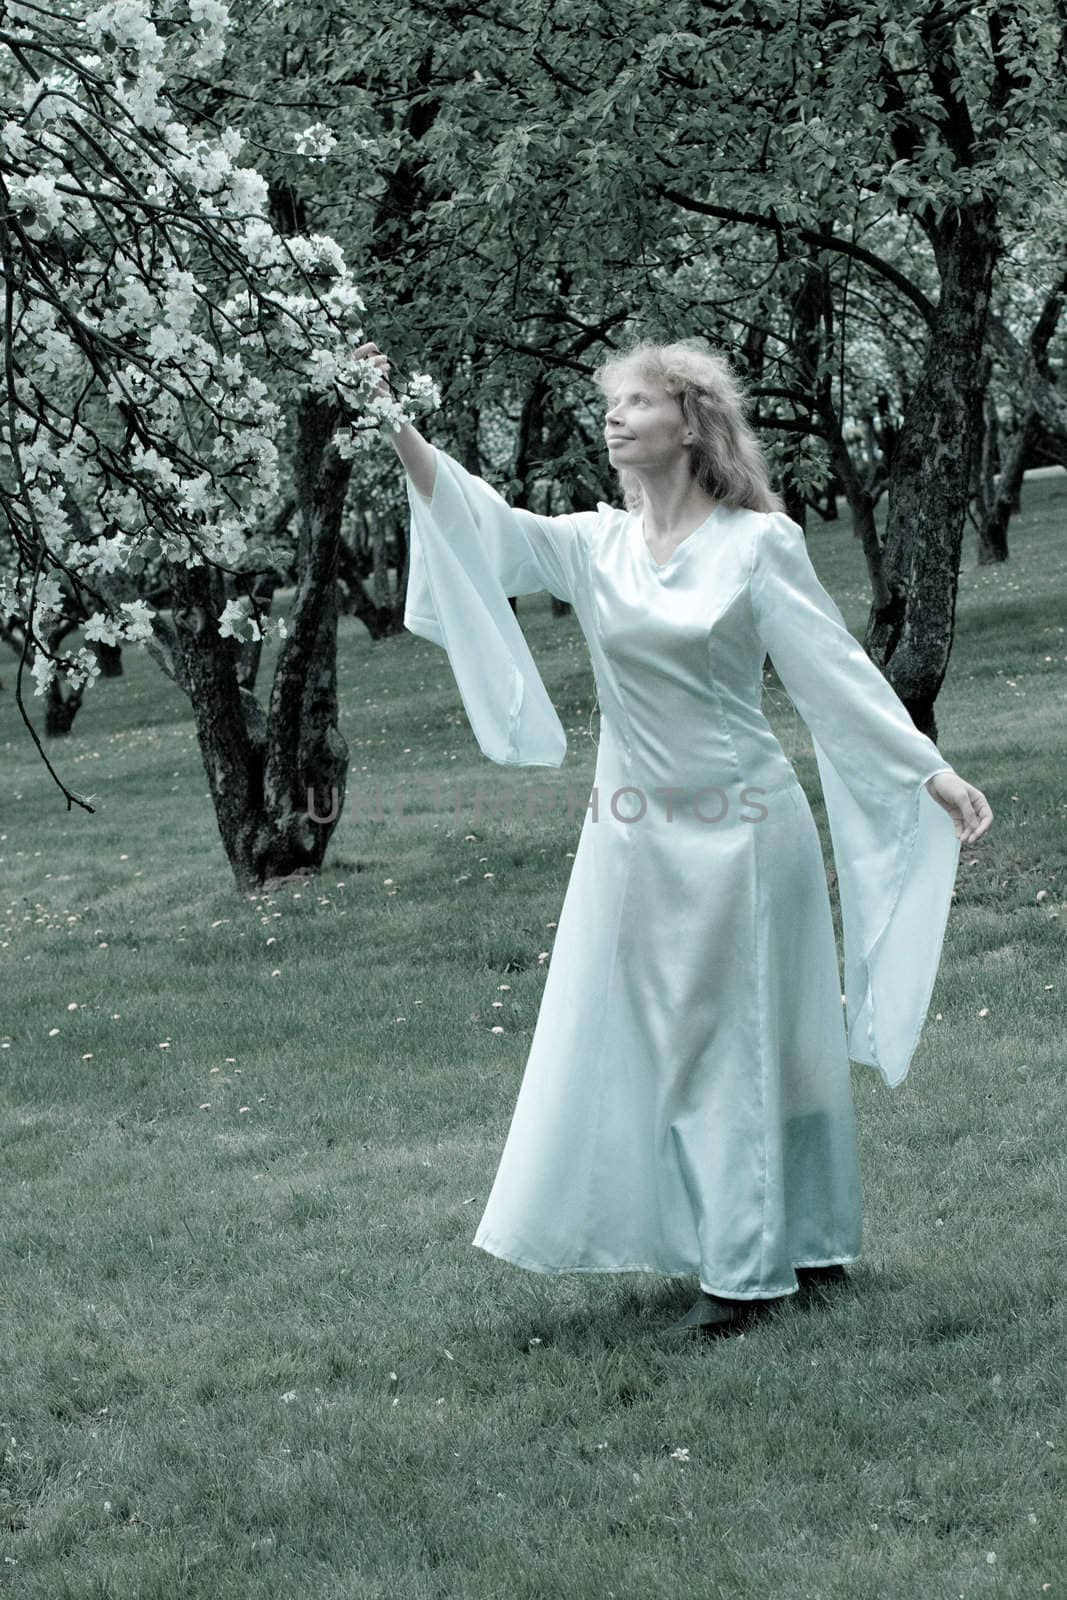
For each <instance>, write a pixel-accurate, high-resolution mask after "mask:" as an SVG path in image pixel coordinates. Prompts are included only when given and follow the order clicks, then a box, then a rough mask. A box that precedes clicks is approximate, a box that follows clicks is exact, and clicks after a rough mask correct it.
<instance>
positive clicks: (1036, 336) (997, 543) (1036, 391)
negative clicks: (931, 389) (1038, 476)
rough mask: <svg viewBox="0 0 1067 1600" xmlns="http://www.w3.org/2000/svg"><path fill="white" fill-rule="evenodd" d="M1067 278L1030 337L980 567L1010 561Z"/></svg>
mask: <svg viewBox="0 0 1067 1600" xmlns="http://www.w3.org/2000/svg"><path fill="white" fill-rule="evenodd" d="M1065 291H1067V275H1065V276H1064V277H1062V278H1061V279H1060V281H1059V283H1058V284H1057V285H1056V286H1055V287H1054V288H1053V289H1052V290H1051V291H1050V292H1049V294H1048V295H1047V296H1046V298H1045V303H1044V305H1043V306H1042V308H1041V315H1040V316H1039V317H1038V319H1037V322H1036V323H1035V324H1034V329H1033V332H1032V333H1031V335H1030V352H1029V356H1028V358H1027V361H1026V367H1025V370H1024V373H1023V384H1022V389H1023V392H1022V420H1021V422H1020V424H1019V426H1018V428H1017V429H1016V430H1015V434H1014V436H1013V438H1012V440H1011V443H1010V444H1009V445H1008V447H1007V449H1005V450H1004V451H1003V453H1002V459H1001V471H1000V478H999V480H998V483H997V486H996V492H995V493H994V494H993V495H992V496H991V500H990V504H989V505H988V507H987V508H986V515H985V517H984V518H983V520H982V524H981V526H980V528H979V530H978V564H979V566H987V565H988V564H989V563H990V562H992V561H1006V560H1007V559H1008V523H1009V522H1010V521H1011V517H1012V514H1013V512H1015V511H1018V509H1019V497H1020V494H1021V492H1022V482H1023V472H1024V471H1025V468H1026V462H1027V458H1028V457H1029V454H1030V450H1031V448H1032V446H1033V444H1034V441H1035V440H1036V438H1037V436H1038V432H1039V429H1040V426H1041V403H1040V391H1041V390H1043V389H1047V388H1048V387H1049V386H1050V385H1052V384H1054V383H1055V377H1054V375H1053V373H1052V370H1051V368H1050V366H1049V360H1048V347H1049V345H1050V343H1051V342H1052V337H1053V335H1054V334H1055V332H1056V328H1057V326H1058V325H1059V320H1060V312H1061V310H1062V308H1063V295H1064V292H1065Z"/></svg>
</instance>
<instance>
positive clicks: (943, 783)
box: [925, 769, 993, 844]
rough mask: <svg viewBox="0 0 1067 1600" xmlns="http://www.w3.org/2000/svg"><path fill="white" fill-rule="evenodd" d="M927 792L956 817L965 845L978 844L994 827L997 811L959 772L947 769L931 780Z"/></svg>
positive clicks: (958, 831)
mask: <svg viewBox="0 0 1067 1600" xmlns="http://www.w3.org/2000/svg"><path fill="white" fill-rule="evenodd" d="M925 788H926V792H927V794H928V795H929V796H930V798H931V799H932V800H936V801H937V803H938V805H939V806H941V807H943V809H944V810H945V811H947V812H948V814H949V816H950V817H951V818H952V823H953V826H954V827H955V829H956V838H957V839H958V840H959V841H960V843H961V844H974V842H975V840H976V839H980V838H981V837H982V835H983V833H987V832H988V831H989V829H990V828H991V827H992V825H993V811H992V807H991V806H990V804H989V801H988V800H987V799H986V797H985V795H984V794H983V793H982V791H981V789H976V788H975V787H974V784H973V783H968V782H967V780H966V779H965V778H961V777H960V775H959V773H958V772H952V771H950V770H948V769H946V770H945V771H944V772H935V773H934V775H933V777H932V778H927V780H926V784H925Z"/></svg>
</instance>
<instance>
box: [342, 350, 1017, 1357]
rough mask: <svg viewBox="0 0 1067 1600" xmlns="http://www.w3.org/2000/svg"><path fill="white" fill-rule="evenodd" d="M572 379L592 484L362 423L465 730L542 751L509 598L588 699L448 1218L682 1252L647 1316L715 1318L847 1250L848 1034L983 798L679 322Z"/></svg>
mask: <svg viewBox="0 0 1067 1600" xmlns="http://www.w3.org/2000/svg"><path fill="white" fill-rule="evenodd" d="M363 353H364V354H365V355H367V356H368V357H369V358H371V359H373V360H374V361H375V363H376V364H377V365H378V366H379V367H380V368H381V370H382V372H383V374H384V373H387V372H388V362H387V360H386V358H385V357H384V356H383V355H382V354H381V352H379V351H378V349H377V347H376V346H375V345H367V346H365V347H364V350H363ZM597 376H598V381H599V383H600V385H601V387H602V389H603V391H604V393H605V395H606V399H607V402H608V405H607V410H606V414H605V419H604V431H605V438H606V443H607V449H608V455H609V459H610V461H611V463H612V465H613V466H614V467H615V468H616V469H617V471H618V472H619V475H620V478H621V480H622V483H623V486H624V490H625V497H626V501H627V509H626V510H620V509H617V508H615V507H611V506H608V505H604V504H601V505H600V506H599V507H598V509H597V511H595V512H581V513H576V514H572V515H569V516H554V517H548V516H537V515H534V514H533V513H531V512H528V511H523V510H517V509H513V508H512V507H510V506H509V505H507V503H506V502H505V501H504V500H503V499H502V498H501V497H500V495H498V494H497V492H496V491H495V490H493V489H491V488H490V487H489V485H488V484H486V483H484V482H482V480H481V479H479V478H476V477H474V476H473V475H472V474H470V473H469V472H467V471H466V470H465V469H464V468H463V467H462V466H461V465H460V464H459V463H458V462H457V461H455V460H453V459H452V458H451V457H450V456H448V455H446V454H445V453H444V452H443V451H440V450H436V449H434V448H433V447H432V446H431V445H429V444H428V443H427V442H426V440H425V439H423V438H422V437H421V436H420V435H419V433H418V432H417V431H416V430H415V429H414V428H412V427H410V426H406V427H404V428H402V429H401V430H400V431H399V432H398V433H396V434H394V435H393V436H392V440H393V444H394V447H395V449H396V451H397V454H398V455H399V457H400V460H401V461H402V463H403V465H404V467H405V468H406V470H407V473H408V477H409V500H410V504H411V512H412V538H411V566H410V572H409V580H408V598H407V608H406V611H405V617H404V621H405V625H406V626H407V627H408V628H409V629H410V630H411V631H412V632H414V633H417V634H420V635H422V636H423V637H425V638H428V639H432V640H433V641H434V642H435V643H436V644H438V645H440V646H441V647H442V648H444V649H445V650H446V651H447V652H448V655H449V660H450V662H451V665H452V668H453V671H454V673H455V676H456V679H457V683H458V685H459V688H460V692H461V694H462V697H463V701H464V705H465V707H466V710H467V714H468V716H469V718H470V721H471V725H472V727H473V729H474V731H475V734H476V736H477V738H478V741H479V744H480V745H481V748H482V750H483V752H484V753H485V754H486V755H487V756H489V757H490V759H492V760H494V761H497V762H501V763H503V764H507V765H529V764H541V765H550V766H559V765H560V764H561V762H562V760H563V755H564V752H565V749H566V739H565V736H564V734H563V729H562V727H561V725H560V723H559V719H558V717H557V716H556V714H555V712H554V709H553V708H552V705H551V702H550V701H549V700H548V697H547V695H546V693H545V690H544V686H543V684H542V683H541V680H540V678H539V676H538V674H537V671H536V668H535V666H534V664H533V660H532V658H531V656H530V653H529V650H528V648H527V647H526V644H525V641H524V639H523V637H522V634H521V631H520V629H519V627H518V623H517V622H516V620H515V616H514V613H513V611H512V609H511V607H510V606H509V605H508V602H507V597H508V596H510V595H521V594H528V593H533V592H535V591H536V590H539V589H548V590H549V591H550V593H552V594H554V595H556V596H558V597H559V598H560V599H562V600H566V601H569V602H570V604H571V605H572V606H573V608H574V611H575V614H576V616H577V618H578V621H579V623H580V625H581V627H582V630H583V632H584V634H585V637H586V640H587V642H588V644H589V649H590V655H591V658H592V664H593V669H594V674H595V677H596V684H597V689H598V693H599V702H600V707H601V724H600V727H601V731H600V741H599V746H598V753H597V764H596V775H595V785H594V791H593V796H592V797H591V804H590V808H589V810H588V811H587V813H586V817H585V821H584V823H583V827H582V832H581V838H580V841H579V845H578V849H577V852H576V854H575V859H574V865H573V868H572V873H571V878H570V882H569V885H568V888H567V894H566V897H565V900H564V905H563V909H562V911H561V913H560V918H559V924H558V928H557V932H556V939H555V947H554V950H553V955H552V961H551V965H550V967H549V971H548V975H547V979H546V983H545V988H544V994H543V997H542V1002H541V1007H540V1010H539V1014H538V1019H537V1026H536V1028H535V1030H534V1036H533V1039H532V1042H531V1048H530V1053H529V1058H528V1061H527V1064H526V1071H525V1074H524V1077H523V1082H522V1086H521V1089H520V1092H519V1096H518V1101H517V1104H516V1107H515V1113H514V1117H513V1120H512V1124H511V1129H510V1132H509V1134H508V1139H507V1142H506V1145H505V1148H504V1152H503V1155H502V1158H501V1161H500V1166H499V1169H498V1172H497V1175H496V1180H495V1182H494V1184H493V1187H492V1192H491V1193H490V1196H489V1200H488V1203H487V1206H486V1209H485V1213H484V1215H483V1217H482V1219H481V1222H480V1224H479V1227H478V1231H477V1234H476V1236H475V1239H474V1243H475V1244H476V1245H478V1246H479V1247H480V1248H482V1249H484V1250H486V1251H489V1252H490V1253H492V1254H494V1255H497V1256H499V1257H502V1258H503V1259H506V1260H508V1261H511V1262H514V1263H515V1264H517V1265H520V1266H523V1267H526V1268H529V1269H531V1270H533V1271H539V1272H631V1271H647V1272H656V1273H664V1274H672V1275H683V1274H684V1275H695V1276H697V1277H698V1278H699V1280H700V1290H701V1292H700V1296H699V1298H698V1299H697V1301H696V1303H695V1304H694V1306H693V1307H692V1309H691V1310H690V1311H689V1313H688V1314H687V1315H686V1316H685V1317H683V1318H682V1319H681V1321H680V1322H678V1323H676V1324H675V1325H674V1327H673V1328H672V1329H671V1330H669V1331H671V1332H677V1333H679V1334H682V1335H687V1334H688V1333H690V1332H691V1331H698V1332H712V1333H722V1332H732V1331H735V1330H736V1329H738V1328H740V1327H743V1326H745V1325H746V1324H747V1322H748V1321H749V1320H750V1319H751V1316H752V1315H753V1314H754V1313H755V1312H757V1311H759V1310H762V1309H765V1308H766V1307H767V1306H768V1305H770V1304H773V1303H775V1302H778V1301H781V1300H782V1299H784V1298H785V1297H786V1296H788V1295H791V1294H794V1293H796V1292H797V1289H798V1287H799V1286H800V1285H801V1284H802V1283H804V1282H805V1281H808V1282H810V1281H811V1280H813V1279H815V1280H818V1279H819V1278H820V1277H821V1278H828V1279H832V1278H835V1277H843V1276H844V1267H845V1264H846V1263H848V1262H851V1261H853V1260H855V1258H856V1256H857V1254H858V1252H859V1248H860V1234H861V1196H860V1181H859V1171H858V1163H857V1147H856V1130H855V1120H854V1110H853V1102H852V1091H851V1081H850V1069H849V1059H850V1057H851V1059H853V1060H855V1061H858V1062H862V1063H866V1064H869V1065H871V1066H873V1067H875V1068H877V1069H878V1070H879V1071H880V1072H881V1073H882V1076H883V1078H884V1080H885V1081H886V1082H887V1083H890V1084H892V1083H899V1082H900V1081H901V1079H902V1078H903V1077H904V1076H905V1074H906V1072H907V1070H908V1067H909V1064H910V1061H911V1057H912V1055H913V1053H914V1050H915V1048H916V1045H917V1043H918V1038H919V1033H920V1029H921V1027H922V1023H923V1021H924V1019H925V1015H926V1010H927V1006H928V1004H929V999H930V993H931V990H932V987H933V982H934V977H935V975H936V971H937V966H938V962H939V959H940V951H941V945H942V940H943V936H944V929H945V923H946V919H947V916H948V909H949V904H950V900H951V894H952V887H953V883H954V881H955V876H956V869H957V865H958V860H959V849H960V845H961V843H973V842H974V841H975V840H977V839H979V838H981V837H982V835H983V834H984V833H985V832H986V831H987V830H988V828H989V826H990V823H991V821H992V812H991V810H990V807H989V804H988V802H987V801H986V799H985V796H984V795H982V794H981V793H980V791H979V790H978V789H976V788H975V787H974V786H973V785H972V784H970V783H968V782H966V781H965V780H964V779H963V778H961V777H960V776H959V775H958V774H957V773H955V772H954V771H953V770H952V768H951V766H949V765H948V763H946V762H945V760H944V758H943V756H942V755H941V753H940V751H939V750H938V749H937V747H936V745H934V744H933V743H932V741H931V740H930V739H928V738H927V737H926V736H925V735H924V734H922V733H920V732H919V731H918V730H917V729H916V727H915V725H914V724H913V722H912V721H911V718H910V717H909V715H908V713H907V712H906V710H905V709H904V707H903V705H902V704H901V702H900V700H899V699H898V698H897V696H896V694H895V693H894V691H893V690H892V688H891V687H890V685H889V684H888V682H887V681H886V679H885V678H884V677H883V675H882V674H881V673H880V672H879V671H878V670H877V668H876V667H875V666H874V665H873V663H872V662H871V661H870V659H869V658H868V657H867V655H866V654H865V653H864V651H863V649H862V648H861V647H860V645H859V644H858V643H857V642H856V641H855V640H854V639H853V638H852V636H851V634H850V633H849V632H848V630H847V628H846V627H845V624H844V621H843V619H842V617H841V613H840V611H839V610H838V608H837V607H836V605H835V604H834V602H833V600H832V599H831V597H830V596H829V594H828V593H827V592H826V590H825V589H824V588H823V587H822V585H821V584H820V583H819V581H818V578H817V577H816V574H815V571H814V568H813V567H812V565H811V562H810V559H809V557H808V553H807V549H806V546H805V542H804V538H803V535H802V533H801V530H800V528H799V527H798V526H797V524H796V523H794V522H792V521H791V520H790V519H789V518H788V517H786V516H785V515H784V514H783V512H782V509H781V502H780V501H779V500H778V498H777V497H776V496H775V495H774V494H773V493H772V492H771V490H770V487H769V484H768V480H767V473H766V469H765V466H764V463H763V461H762V458H761V456H760V452H759V448H758V445H757V443H756V440H755V438H754V436H753V435H752V433H751V431H750V430H749V428H748V427H747V425H746V423H745V421H744V418H743V414H742V401H741V396H740V392H739V388H738V385H737V382H736V380H735V378H734V376H733V374H732V372H731V370H730V369H729V367H728V366H727V364H726V363H725V362H724V361H722V360H721V359H720V358H718V357H715V356H713V355H711V354H710V353H708V352H707V351H705V350H703V349H701V348H699V347H698V346H697V345H696V344H695V342H692V341H683V342H681V343H676V344H670V345H660V346H657V345H641V346H638V347H636V348H635V349H634V350H632V351H631V352H629V353H628V354H626V355H624V356H622V357H620V358H618V359H616V360H613V361H610V362H608V363H607V364H606V365H605V366H604V367H603V368H601V369H600V371H599V373H598V375H597ZM768 652H769V653H770V655H771V657H772V659H773V662H774V665H775V668H776V670H777V672H778V675H779V677H780V679H781V681H782V682H783V684H784V685H785V688H786V690H787V691H788V693H789V695H790V696H791V698H792V699H793V701H794V703H795V705H796V706H797V708H798V710H799V712H800V714H801V716H802V717H803V718H804V720H805V722H806V723H807V724H808V726H809V728H810V729H811V732H812V736H813V739H814V742H815V752H816V757H817V761H818V766H819V773H820V778H821V781H822V786H823V792H824V796H825V800H826V805H827V814H828V820H829V824H830V832H831V839H832V844H833V850H834V856H835V863H836V867H837V874H838V887H839V893H840V897H841V906H842V920H843V934H844V955H845V994H844V996H842V994H841V986H840V977H839V969H838V964H837V950H836V945H835V940H834V931H833V919H832V914H831V909H830V902H829V896H828V892H827V884H826V874H825V866H824V862H823V857H822V851H821V847H820V844H819V838H818V833H817V831H816V827H815V823H814V820H813V818H812V814H811V810H810V808H809V806H808V802H807V799H806V797H805V795H804V791H803V789H802V788H801V786H800V784H799V782H798V781H797V778H796V775H795V773H794V771H793V768H792V767H791V765H790V764H789V762H788V760H787V759H786V757H785V754H784V752H783V750H782V748H781V746H780V744H779V743H778V740H777V739H776V738H775V736H774V734H773V733H772V731H771V729H770V726H769V725H768V723H767V721H766V719H765V718H764V716H763V713H762V710H761V708H760V694H761V685H762V668H763V662H764V659H765V656H766V654H767V653H768ZM842 999H844V1000H845V1003H846V1007H847V1031H846V1025H845V1021H844V1019H843V1018H842Z"/></svg>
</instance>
